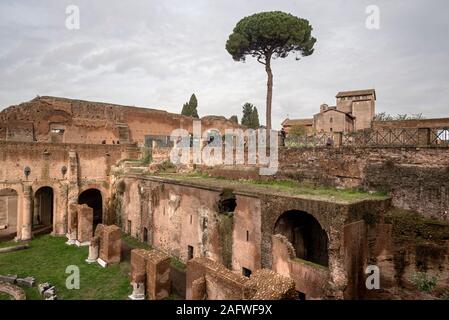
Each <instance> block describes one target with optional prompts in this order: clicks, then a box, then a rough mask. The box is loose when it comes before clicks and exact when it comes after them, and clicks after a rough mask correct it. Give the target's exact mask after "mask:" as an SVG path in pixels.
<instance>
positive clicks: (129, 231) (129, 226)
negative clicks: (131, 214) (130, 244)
mask: <svg viewBox="0 0 449 320" xmlns="http://www.w3.org/2000/svg"><path fill="white" fill-rule="evenodd" d="M128 233H129V234H131V220H128Z"/></svg>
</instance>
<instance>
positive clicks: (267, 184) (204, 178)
mask: <svg viewBox="0 0 449 320" xmlns="http://www.w3.org/2000/svg"><path fill="white" fill-rule="evenodd" d="M158 176H160V177H168V178H172V179H175V180H178V181H185V182H192V183H197V184H200V185H206V186H221V187H223V188H231V189H235V190H242V191H246V192H251V191H254V192H262V193H273V194H283V195H290V196H295V195H297V196H307V197H310V198H312V199H318V200H328V199H332V200H338V201H343V202H354V201H362V200H384V199H386V198H388V196H387V195H386V194H385V193H382V192H375V193H368V192H364V191H361V190H357V189H337V188H331V187H323V186H313V185H309V184H306V183H300V182H297V181H290V180H231V179H227V178H220V177H210V176H208V175H207V174H200V173H196V172H194V173H187V174H180V173H177V174H158Z"/></svg>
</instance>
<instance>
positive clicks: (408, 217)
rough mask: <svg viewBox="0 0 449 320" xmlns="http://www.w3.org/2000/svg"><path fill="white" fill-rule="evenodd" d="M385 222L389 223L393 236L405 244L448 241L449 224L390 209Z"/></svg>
mask: <svg viewBox="0 0 449 320" xmlns="http://www.w3.org/2000/svg"><path fill="white" fill-rule="evenodd" d="M385 222H386V223H391V224H392V225H393V233H394V235H395V236H396V237H397V238H399V239H402V240H404V241H406V242H409V241H413V242H415V243H418V242H426V243H427V242H429V241H430V242H433V243H437V244H440V243H441V244H444V243H445V242H446V241H447V240H449V222H446V221H439V220H435V219H429V218H425V217H423V216H422V215H420V214H418V213H416V212H413V211H407V210H402V209H396V208H394V209H391V210H390V211H388V212H387V213H386V215H385Z"/></svg>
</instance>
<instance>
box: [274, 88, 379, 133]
mask: <svg viewBox="0 0 449 320" xmlns="http://www.w3.org/2000/svg"><path fill="white" fill-rule="evenodd" d="M375 111H376V91H375V90H374V89H366V90H357V91H342V92H339V93H338V94H337V95H336V105H335V106H329V105H327V104H322V105H321V107H320V112H319V113H317V114H315V115H314V116H313V118H309V119H286V120H284V121H283V122H282V126H283V127H284V130H285V131H286V132H287V133H288V131H290V130H291V128H292V126H304V127H306V128H307V130H306V131H307V133H308V134H309V133H313V132H353V131H358V130H364V129H368V128H371V124H372V122H373V120H374V116H375Z"/></svg>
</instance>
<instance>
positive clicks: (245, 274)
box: [242, 268, 253, 278]
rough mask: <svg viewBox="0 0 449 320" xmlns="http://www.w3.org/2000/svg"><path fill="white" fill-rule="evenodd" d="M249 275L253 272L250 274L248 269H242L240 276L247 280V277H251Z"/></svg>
mask: <svg viewBox="0 0 449 320" xmlns="http://www.w3.org/2000/svg"><path fill="white" fill-rule="evenodd" d="M251 273H253V272H252V271H251V270H250V269H247V268H242V274H243V275H244V276H245V277H247V278H249V277H250V276H251Z"/></svg>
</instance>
